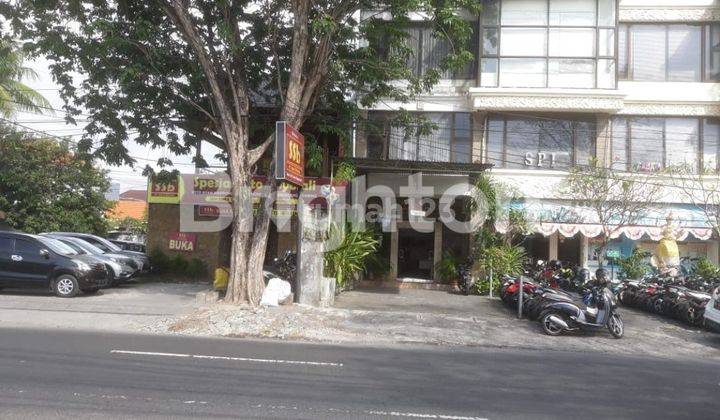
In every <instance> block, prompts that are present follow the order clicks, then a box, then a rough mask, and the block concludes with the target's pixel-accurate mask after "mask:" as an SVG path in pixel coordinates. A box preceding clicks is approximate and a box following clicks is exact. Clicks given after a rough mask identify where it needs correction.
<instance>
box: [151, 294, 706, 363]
mask: <svg viewBox="0 0 720 420" xmlns="http://www.w3.org/2000/svg"><path fill="white" fill-rule="evenodd" d="M621 313H622V315H623V317H624V320H625V326H626V331H625V337H624V338H622V339H620V340H616V339H614V338H612V337H611V335H610V334H609V333H608V332H607V331H605V330H602V331H599V332H597V333H579V334H573V335H566V336H561V337H549V336H547V335H545V334H544V333H543V332H542V330H541V328H540V326H539V324H538V323H537V322H533V321H528V320H525V319H523V320H519V319H517V318H516V316H515V313H514V312H513V311H512V310H510V309H509V308H506V307H505V306H503V305H502V304H501V302H500V301H499V300H498V299H490V298H487V297H479V296H460V295H455V294H450V293H447V292H442V291H425V290H401V291H351V292H345V293H343V294H341V295H340V296H339V297H338V301H337V305H336V307H335V308H326V309H322V308H311V307H307V306H302V305H293V306H281V307H278V308H255V309H253V308H247V307H241V308H238V307H234V306H229V305H225V304H216V305H213V306H210V307H206V308H201V309H199V310H197V311H195V312H194V313H193V314H191V315H188V316H184V317H181V318H179V319H178V318H168V319H165V320H163V321H162V322H159V323H155V324H153V325H149V326H148V327H147V328H145V329H144V330H145V331H147V332H154V333H165V332H168V331H169V332H173V333H180V334H193V335H219V336H235V337H264V338H279V339H294V340H306V341H314V342H325V343H362V344H366V345H389V344H399V343H415V344H434V345H449V346H493V347H513V348H527V349H538V350H571V351H580V352H586V351H599V352H607V353H630V354H647V355H652V356H660V357H702V358H712V359H718V360H720V335H716V334H712V333H709V332H706V331H702V330H696V329H688V328H687V327H685V326H684V325H682V324H680V323H677V322H675V321H673V320H667V319H663V318H659V317H654V316H652V315H648V314H645V313H642V312H637V311H634V310H630V309H626V308H622V310H621Z"/></svg>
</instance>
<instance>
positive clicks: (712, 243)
mask: <svg viewBox="0 0 720 420" xmlns="http://www.w3.org/2000/svg"><path fill="white" fill-rule="evenodd" d="M718 253H720V243H719V242H718V241H717V240H715V239H711V240H709V241H708V243H707V259H708V260H710V262H711V263H713V264H715V265H718V259H719V258H718V257H719V256H718Z"/></svg>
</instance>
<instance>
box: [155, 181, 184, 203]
mask: <svg viewBox="0 0 720 420" xmlns="http://www.w3.org/2000/svg"><path fill="white" fill-rule="evenodd" d="M182 196H183V194H182V181H181V179H180V178H179V177H178V178H175V179H173V180H171V181H169V182H163V183H161V182H158V181H157V179H155V178H151V179H150V182H148V203H164V204H178V203H180V198H181V197H182Z"/></svg>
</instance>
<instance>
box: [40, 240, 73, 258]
mask: <svg viewBox="0 0 720 420" xmlns="http://www.w3.org/2000/svg"><path fill="white" fill-rule="evenodd" d="M38 240H39V241H40V242H42V244H43V245H45V246H46V247H48V248H50V249H51V250H52V251H53V252H55V253H57V254H60V255H78V253H77V251H75V250H74V249H72V248H71V247H69V246H68V245H66V244H64V243H62V242H60V241H58V240H57V239H53V238H42V237H41V238H38Z"/></svg>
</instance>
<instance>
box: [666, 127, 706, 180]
mask: <svg viewBox="0 0 720 420" xmlns="http://www.w3.org/2000/svg"><path fill="white" fill-rule="evenodd" d="M699 130H700V127H699V125H698V120H697V119H696V118H668V119H666V120H665V167H668V168H669V167H677V166H686V165H687V166H689V168H690V169H692V170H693V171H694V170H696V168H697V158H698V145H699V143H700V142H699V141H698V140H699V137H698V136H699V134H700V133H699Z"/></svg>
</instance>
